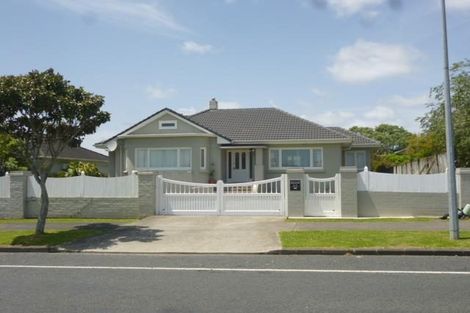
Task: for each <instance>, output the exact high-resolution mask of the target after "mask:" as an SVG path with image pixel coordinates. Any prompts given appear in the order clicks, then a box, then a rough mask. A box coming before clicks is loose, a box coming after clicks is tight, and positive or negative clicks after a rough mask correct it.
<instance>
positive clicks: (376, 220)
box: [286, 217, 439, 223]
mask: <svg viewBox="0 0 470 313" xmlns="http://www.w3.org/2000/svg"><path fill="white" fill-rule="evenodd" d="M438 220H439V219H438V218H437V217H408V218H406V217H405V218H403V217H385V218H324V217H318V218H288V219H287V220H286V221H287V222H291V223H292V222H295V223H346V222H347V223H350V222H352V223H390V222H395V223H407V222H430V221H438Z"/></svg>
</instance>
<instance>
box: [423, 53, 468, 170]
mask: <svg viewBox="0 0 470 313" xmlns="http://www.w3.org/2000/svg"><path fill="white" fill-rule="evenodd" d="M450 76H451V81H450V84H451V86H450V89H451V90H450V91H451V96H452V111H453V114H452V115H453V118H452V119H453V123H454V136H455V148H456V161H457V166H460V167H468V166H470V59H466V60H464V61H461V62H458V63H455V64H453V65H452V66H451V68H450ZM444 97H445V96H444V87H443V85H439V86H436V87H433V88H432V89H431V98H434V101H433V102H431V103H429V104H428V108H429V109H430V110H429V112H427V113H426V114H425V115H424V116H422V117H420V118H418V121H419V122H420V123H421V128H422V130H423V132H424V133H425V134H427V135H430V136H433V137H434V138H435V140H436V141H437V145H438V146H439V147H440V150H441V151H445V146H446V145H445V143H446V139H445V123H444V117H445V114H444Z"/></svg>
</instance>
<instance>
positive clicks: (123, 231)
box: [61, 223, 162, 251]
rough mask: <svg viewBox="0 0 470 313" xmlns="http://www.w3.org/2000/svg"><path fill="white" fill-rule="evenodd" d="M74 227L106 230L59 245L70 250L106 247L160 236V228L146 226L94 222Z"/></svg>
mask: <svg viewBox="0 0 470 313" xmlns="http://www.w3.org/2000/svg"><path fill="white" fill-rule="evenodd" d="M74 228H75V229H100V230H106V233H105V234H103V235H99V236H95V237H91V238H87V239H84V240H79V241H75V242H72V243H68V244H64V245H62V246H61V247H62V248H66V249H71V250H78V251H81V250H91V249H104V250H106V249H108V248H110V247H112V246H115V245H118V244H119V243H125V242H136V243H138V242H141V243H145V242H153V241H157V240H160V237H161V236H162V234H161V232H162V231H161V230H159V229H152V228H149V227H147V226H138V225H116V224H110V223H94V224H88V225H80V226H76V227H74Z"/></svg>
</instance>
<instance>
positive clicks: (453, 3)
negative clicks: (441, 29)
mask: <svg viewBox="0 0 470 313" xmlns="http://www.w3.org/2000/svg"><path fill="white" fill-rule="evenodd" d="M446 5H447V7H448V8H449V9H450V10H470V0H447V1H446Z"/></svg>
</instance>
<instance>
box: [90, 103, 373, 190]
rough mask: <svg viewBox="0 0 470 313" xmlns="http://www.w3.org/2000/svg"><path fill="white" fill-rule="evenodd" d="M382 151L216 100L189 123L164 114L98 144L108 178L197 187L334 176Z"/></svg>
mask: <svg viewBox="0 0 470 313" xmlns="http://www.w3.org/2000/svg"><path fill="white" fill-rule="evenodd" d="M379 145H380V144H379V143H378V142H376V141H374V140H372V139H370V138H367V137H364V136H362V135H359V134H356V133H353V132H350V131H348V130H345V129H343V128H340V127H323V126H321V125H318V124H316V123H313V122H311V121H308V120H305V119H303V118H300V117H298V116H295V115H292V114H290V113H287V112H284V111H282V110H279V109H277V108H246V109H218V103H217V101H216V100H215V99H212V100H211V101H210V103H209V109H208V110H205V111H202V112H199V113H196V114H194V115H189V116H185V115H181V114H179V113H177V112H175V111H173V110H171V109H168V108H164V109H162V110H160V111H158V112H156V113H155V114H153V115H151V116H149V117H147V118H146V119H144V120H142V121H140V122H138V123H136V124H135V125H133V126H131V127H129V128H128V129H126V130H124V131H122V132H120V133H119V134H117V135H115V136H113V137H111V138H109V139H107V140H105V141H102V142H99V143H97V144H95V146H96V147H98V148H102V149H105V150H107V151H108V152H109V171H110V173H109V174H110V176H122V175H126V174H127V173H130V172H131V171H133V170H137V171H145V172H148V171H153V172H157V173H159V174H161V175H163V176H164V177H166V178H170V179H176V180H182V181H192V182H208V181H209V179H210V178H213V179H215V180H219V179H221V180H223V181H224V182H247V181H253V180H262V179H269V178H274V177H279V175H280V174H282V173H285V172H286V170H287V169H291V168H302V169H303V170H304V171H305V173H307V174H309V175H310V176H312V177H332V176H334V175H335V174H336V173H338V172H339V169H340V167H341V166H357V168H358V169H359V170H360V169H361V168H363V167H364V166H369V167H370V155H371V151H372V150H373V149H375V148H377V147H379Z"/></svg>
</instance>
